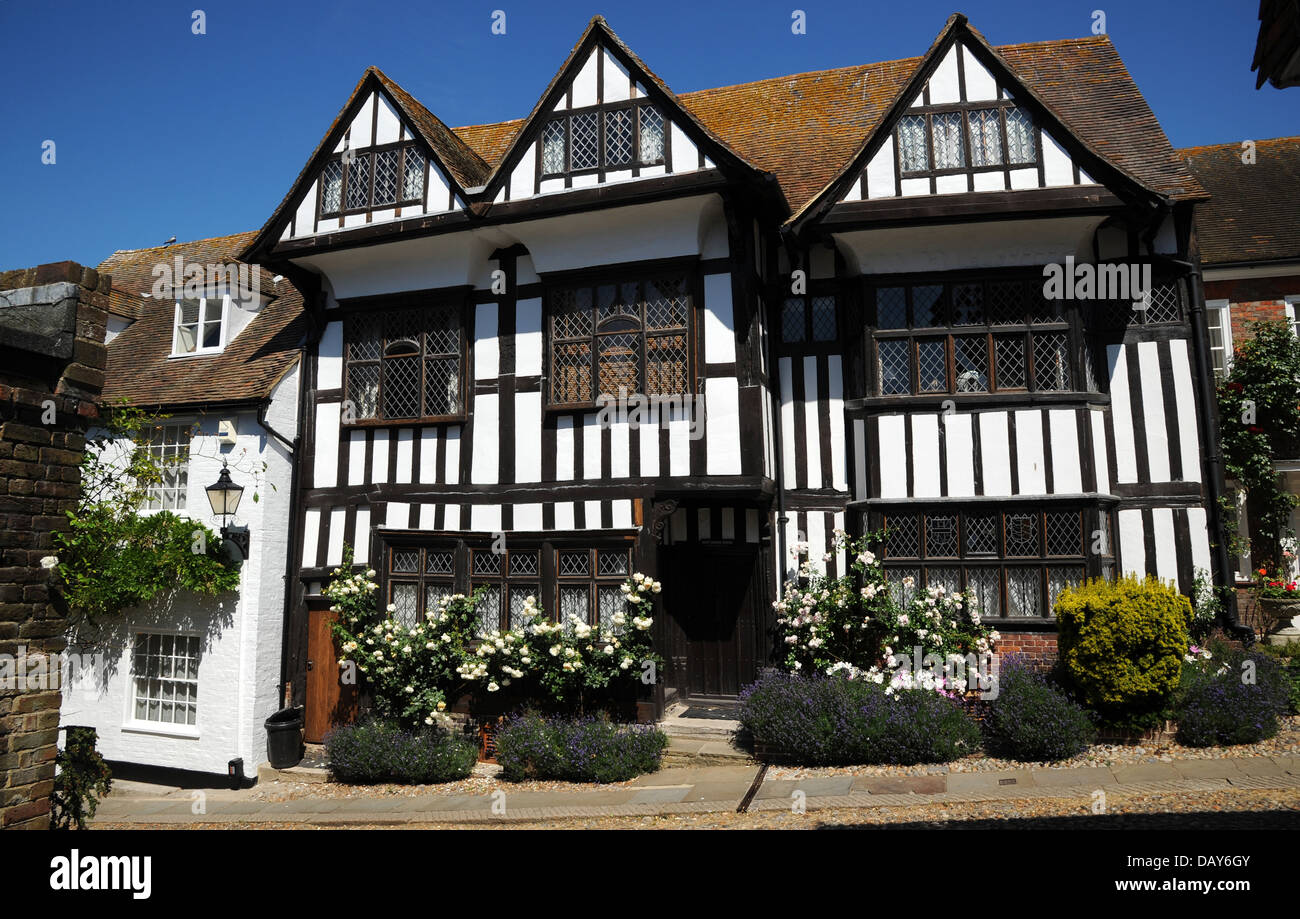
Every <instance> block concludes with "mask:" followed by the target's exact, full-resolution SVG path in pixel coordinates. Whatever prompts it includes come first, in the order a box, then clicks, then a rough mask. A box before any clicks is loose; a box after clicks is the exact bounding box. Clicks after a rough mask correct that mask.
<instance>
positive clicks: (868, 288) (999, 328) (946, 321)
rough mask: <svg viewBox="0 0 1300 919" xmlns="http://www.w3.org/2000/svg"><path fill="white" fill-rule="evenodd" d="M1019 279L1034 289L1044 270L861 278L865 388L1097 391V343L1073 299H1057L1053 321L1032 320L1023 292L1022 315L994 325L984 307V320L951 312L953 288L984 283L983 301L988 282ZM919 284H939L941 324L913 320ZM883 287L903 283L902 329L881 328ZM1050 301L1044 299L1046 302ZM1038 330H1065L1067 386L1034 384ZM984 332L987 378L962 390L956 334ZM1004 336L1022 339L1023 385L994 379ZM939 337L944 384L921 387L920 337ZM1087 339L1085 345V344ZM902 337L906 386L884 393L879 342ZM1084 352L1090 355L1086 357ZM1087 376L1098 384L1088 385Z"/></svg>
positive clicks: (928, 394)
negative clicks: (960, 319)
mask: <svg viewBox="0 0 1300 919" xmlns="http://www.w3.org/2000/svg"><path fill="white" fill-rule="evenodd" d="M1008 282H1011V283H1022V284H1024V285H1025V286H1026V288H1027V289H1029V290H1031V291H1032V290H1033V288H1034V287H1035V285H1039V286H1041V283H1042V271H1041V269H1037V270H1036V273H1034V274H1030V273H1029V271H1028V270H1021V271H1015V272H1002V271H999V272H975V273H960V272H958V273H945V274H942V275H929V276H927V275H879V276H873V277H870V278H865V279H864V281H863V284H864V288H863V289H864V294H863V303H864V306H865V312H866V319H867V325H868V327H869V330H870V333H869V335H868V338H869V339H870V341H869V344H868V348H867V358H868V360H867V377H868V380H867V382H868V385H867V390H866V391H867V393H868V394H869V395H868V398H872V399H883V400H906V399H918V398H934V397H936V396H954V397H957V398H980V397H987V396H991V395H999V394H1003V395H1006V394H1016V395H1025V396H1028V395H1033V394H1042V393H1066V394H1071V393H1072V394H1082V395H1087V394H1095V393H1098V392H1100V391H1101V390H1100V386H1101V379H1102V378H1101V376H1100V375H1099V374H1098V372H1097V368H1096V367H1095V360H1096V358H1095V354H1096V350H1097V349H1096V348H1095V346H1094V343H1093V342H1092V341H1091V338H1090V337H1091V332H1090V330H1087V329H1085V328H1084V327H1083V324H1082V320H1081V317H1080V310H1079V305H1078V302H1077V301H1073V300H1061V301H1059V302H1060V304H1061V307H1060V314H1059V316H1058V317H1056V318H1053V319H1052V320H1051V321H1036V320H1035V318H1034V317H1035V310H1034V305H1033V304H1034V301H1033V299H1032V297H1026V301H1025V307H1024V312H1023V314H1022V319H1021V321H1020V322H1018V323H1016V324H1005V325H995V324H993V323H991V322H990V321H989V318H990V317H989V316H988V314H987V312H986V313H985V315H984V317H983V319H984V321H983V322H980V323H972V324H962V325H957V324H956V323H955V322H954V318H955V317H954V315H953V302H952V295H953V288H954V287H956V286H965V285H971V284H978V285H980V286H981V287H982V288H983V293H982V294H981V296H982V299H983V302H984V303H986V304H987V302H988V285H990V284H997V283H1008ZM921 287H941V288H942V291H941V293H940V299H939V309H940V310H941V311H942V314H943V322H942V323H941V324H939V325H917V324H916V313H915V309H916V307H915V296H914V290H915V289H916V288H921ZM882 288H902V289H903V290H904V291H905V293H904V296H905V307H904V325H903V326H902V327H900V328H889V329H881V328H880V327H879V315H878V312H877V306H878V304H877V291H878V290H880V289H882ZM1044 302H1048V301H1044ZM1041 334H1064V335H1065V336H1066V350H1067V353H1068V355H1069V372H1070V385H1069V386H1068V387H1066V388H1065V389H1041V388H1039V387H1038V380H1037V369H1038V368H1037V366H1036V361H1035V356H1034V339H1035V337H1036V336H1037V335H1041ZM978 336H984V338H985V340H986V359H987V364H986V371H987V372H986V374H985V376H986V378H987V382H986V385H985V388H984V389H982V390H962V389H958V388H957V379H958V368H957V358H956V345H955V341H954V340H955V339H957V338H969V337H978ZM1008 336H1019V337H1021V338H1022V339H1023V345H1022V347H1023V349H1024V354H1023V357H1022V360H1023V366H1024V374H1025V376H1024V385H1023V386H1007V387H1001V386H999V385H998V380H997V375H998V374H997V341H998V340H999V339H1003V338H1006V337H1008ZM935 339H942V340H943V342H944V364H945V368H946V374H947V386H946V388H945V389H943V390H933V391H925V392H922V391H921V389H920V362H919V356H920V347H919V342H922V341H929V340H935ZM1085 339H1087V340H1088V345H1089V346H1088V348H1086V349H1085V348H1084V342H1085ZM900 340H901V341H906V342H907V343H908V356H909V358H908V359H909V362H910V366H909V373H910V379H909V382H908V385H909V389H910V391H909V392H907V393H882V392H881V385H882V382H883V381H882V380H881V378H880V373H879V366H880V364H879V361H880V344H881V343H882V342H887V341H900ZM1085 352H1086V354H1087V355H1088V356H1087V357H1085ZM1085 360H1092V361H1093V362H1094V366H1093V368H1092V373H1091V374H1086V373H1085V369H1086V368H1085V367H1084V361H1085ZM1089 379H1091V380H1092V381H1093V383H1094V384H1096V386H1097V387H1098V388H1097V389H1088V388H1087V386H1088V380H1089Z"/></svg>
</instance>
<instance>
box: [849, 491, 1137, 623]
mask: <svg viewBox="0 0 1300 919" xmlns="http://www.w3.org/2000/svg"><path fill="white" fill-rule="evenodd" d="M891 512H892V513H891ZM1062 512H1074V513H1076V514H1078V515H1079V520H1080V550H1081V551H1080V554H1078V555H1051V554H1049V549H1050V547H1049V545H1048V538H1047V527H1046V515H1047V514H1050V513H1062ZM989 514H992V515H995V516H996V517H997V540H998V544H997V549H996V550H995V551H993V552H972V551H971V550H970V549H969V547H968V545H967V527H966V520H967V517H968V516H985V515H989ZM1020 514H1034V515H1035V516H1036V517H1037V518H1038V536H1037V542H1038V552H1037V554H1035V555H1009V554H1007V528H1008V525H1009V524H1008V521H1009V518H1010V517H1012V516H1013V515H1020ZM930 516H952V517H955V518H956V527H957V554H956V555H935V556H931V555H930V554H929V552H928V547H927V535H928V526H927V522H928V521H927V518H928V517H930ZM891 517H915V518H916V520H917V554H916V555H915V556H890V554H889V547H888V539H887V537H886V539H884V540H882V541H881V545H880V547H879V550H880V551H879V555H880V557H881V561H882V562H883V564H884V568H885V572H886V580H888V572H889V571H890V570H891V569H892V570H896V571H897V570H913V569H915V570H917V571H919V572H920V578H919V579H918V580H917V582H916V584H915V585H914V587H915V589H916V590H921V589H924V587H925V586H928V583H929V582H928V578H929V571H930V569H931V568H955V569H957V570H958V571H959V572H960V575H959V577H960V585H961V586H960V588H959V589H961V590H965V589H967V588H968V587H969V586H970V585H969V582H968V580H967V577H966V574H967V570H968V569H976V568H980V569H996V570H998V571H999V576H998V602H999V607H1000V610H1001V612H1002V615H1000V616H989V615H983V618H984V621H986V622H992V623H997V624H999V625H1002V624H1006V625H1014V624H1025V623H1031V624H1032V623H1042V622H1054V621H1055V616H1054V615H1053V613H1052V610H1051V607H1050V598H1051V582H1050V574H1051V571H1052V569H1053V568H1070V569H1078V568H1082V569H1083V580H1084V581H1087V580H1088V579H1089V578H1094V577H1103V576H1104V577H1113V574H1114V572H1115V570H1116V563H1115V558H1116V557H1115V546H1116V538H1117V536H1116V529H1115V517H1114V507H1113V506H1111V504H1110V503H1105V502H1099V501H1082V502H1081V501H1078V500H1077V499H1076V500H1073V501H1065V502H1059V503H1058V502H1055V501H1035V502H1032V503H1031V502H1017V501H1010V502H1008V501H998V502H997V503H978V502H959V503H958V502H954V503H952V504H926V503H913V504H906V505H897V506H884V507H877V508H873V509H872V510H870V511H868V512H867V514H866V521H865V522H866V528H867V530H868V531H870V532H883V531H886V530H887V528H888V521H889V519H890V518H891ZM1103 518H1104V523H1103ZM1103 526H1104V527H1105V532H1106V534H1107V535H1106V539H1107V545H1106V546H1105V547H1104V551H1102V552H1093V551H1092V549H1093V545H1094V540H1095V533H1096V532H1097V531H1098V530H1099V529H1101V528H1102V527H1103ZM1009 568H1036V569H1038V572H1039V590H1040V593H1039V598H1040V600H1041V601H1042V603H1043V606H1044V613H1043V615H1041V616H1010V615H1007V610H1008V584H1007V574H1006V571H1007V569H1009ZM981 613H982V611H981Z"/></svg>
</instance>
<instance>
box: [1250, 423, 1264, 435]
mask: <svg viewBox="0 0 1300 919" xmlns="http://www.w3.org/2000/svg"><path fill="white" fill-rule="evenodd" d="M1250 433H1252V434H1263V433H1264V429H1263V428H1261V427H1260V426H1259V425H1257V424H1252V425H1251V426H1250Z"/></svg>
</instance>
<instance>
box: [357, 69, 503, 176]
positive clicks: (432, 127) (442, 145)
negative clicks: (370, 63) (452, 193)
mask: <svg viewBox="0 0 1300 919" xmlns="http://www.w3.org/2000/svg"><path fill="white" fill-rule="evenodd" d="M370 69H371V71H373V72H374V74H375V76H376V77H378V78H379V82H380V83H382V84H383V86H384V88H385V89H386V90H388V92H389V93H390V94H391V95H392V97H393V100H394V101H395V102H396V103H397V104H398V106H399V107H400V108H401V109H402V110H403V112H404V113H405V115H406V116H407V117H408V118H409V119H410V120H411V122H412V123H413V125H414V127H415V129H416V130H417V131H419V132H420V136H421V137H423V138H424V141H425V143H427V144H428V145H429V146H430V147H432V148H433V152H434V153H436V154H438V159H440V160H441V161H442V163H443V165H444V166H446V167H447V169H449V170H450V171H451V173H452V177H453V178H455V180H456V181H457V182H458V183H460V187H461V188H476V187H478V186H480V185H482V184H483V183H484V182H485V181H486V180H487V177H488V173H489V172H490V171H491V170H490V168H489V167H488V164H487V163H486V162H484V161H483V158H482V157H481V156H479V154H478V153H477V152H475V150H474V148H473V147H471V146H470V145H469V144H467V143H466V142H465V141H464V140H462V139H461V138H460V137H458V136H457V135H456V134H455V132H453V131H452V130H451V128H449V127H447V126H446V125H445V124H443V122H442V120H441V119H439V118H438V116H436V115H434V114H433V112H431V111H429V110H428V109H427V108H425V107H424V106H423V105H422V104H421V103H420V102H419V101H418V100H417V99H416V98H415V97H414V96H412V95H411V94H410V93H408V92H407V91H406V90H404V89H402V87H400V86H398V85H397V84H396V83H394V82H393V81H392V80H390V79H389V78H388V76H387V75H386V74H385V73H384V72H383V71H382V70H380V69H379V68H378V67H371V68H370Z"/></svg>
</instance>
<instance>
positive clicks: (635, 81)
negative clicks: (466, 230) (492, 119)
mask: <svg viewBox="0 0 1300 919" xmlns="http://www.w3.org/2000/svg"><path fill="white" fill-rule="evenodd" d="M710 172H713V173H714V174H715V175H720V174H721V173H722V172H728V173H730V174H731V175H737V174H741V173H748V174H751V175H752V174H755V173H757V172H758V170H756V169H755V168H754V167H753V166H752V165H750V164H749V163H747V162H745V161H744V160H743V159H741V157H739V156H738V155H737V154H736V153H734V152H733V151H732V150H730V149H729V148H727V147H726V145H725V144H724V143H723V142H722V141H721V140H720V139H719V138H718V137H717V136H716V135H714V134H713V133H712V132H711V131H710V130H709V129H708V128H706V127H705V126H704V125H703V124H702V123H701V122H700V121H699V120H698V119H697V118H695V116H693V115H692V114H691V113H690V112H688V111H687V110H686V109H685V108H683V107H682V105H681V104H680V103H679V102H678V100H677V97H676V96H675V95H674V94H673V92H672V91H671V90H670V89H669V88H668V87H667V85H666V84H665V83H664V82H663V81H662V80H660V79H659V78H658V77H657V76H655V74H654V73H653V72H651V71H650V70H649V68H647V67H646V66H645V64H644V63H643V62H642V61H641V59H640V58H638V57H637V56H636V55H635V54H634V53H633V52H632V51H631V49H629V48H628V47H627V45H625V44H624V43H623V42H622V40H621V39H619V37H618V36H617V35H615V34H614V32H613V30H612V29H610V28H609V26H608V24H606V22H605V20H604V19H603V18H601V17H599V16H597V17H595V18H594V19H593V20H592V21H591V23H590V24H589V25H588V27H587V30H586V31H585V32H584V33H583V35H582V37H581V38H580V39H579V40H578V44H577V45H576V46H575V47H574V49H573V51H572V52H571V53H570V55H569V57H568V59H567V60H566V61H565V63H564V65H563V66H562V67H561V68H560V71H559V73H557V74H556V75H555V78H554V79H552V80H551V83H550V84H549V85H548V86H547V88H546V91H545V92H544V93H543V94H542V97H541V99H540V100H539V101H538V103H537V105H536V106H535V107H534V108H533V111H532V113H531V114H530V115H529V117H528V118H527V119H525V120H524V122H523V125H522V126H521V127H520V129H519V131H518V133H517V134H516V135H515V138H514V140H513V141H512V142H511V144H510V146H509V148H508V149H507V150H506V152H505V154H504V155H503V156H502V158H501V161H500V163H499V164H498V165H497V168H496V171H495V172H494V174H493V176H492V178H491V179H490V180H489V182H488V186H487V188H486V193H485V197H486V198H488V199H490V200H491V201H492V202H493V204H494V205H498V204H501V203H504V202H514V201H522V200H525V199H528V198H534V197H537V196H540V195H549V194H552V193H556V192H565V191H570V190H573V189H581V188H593V187H598V186H604V185H612V184H615V183H625V182H631V181H635V180H641V179H653V178H662V177H670V176H683V175H688V174H696V175H705V174H708V173H710Z"/></svg>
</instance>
